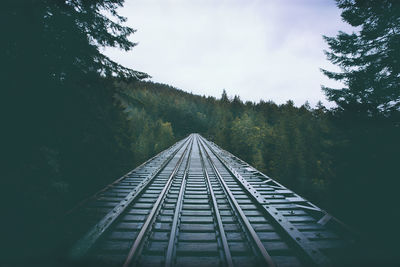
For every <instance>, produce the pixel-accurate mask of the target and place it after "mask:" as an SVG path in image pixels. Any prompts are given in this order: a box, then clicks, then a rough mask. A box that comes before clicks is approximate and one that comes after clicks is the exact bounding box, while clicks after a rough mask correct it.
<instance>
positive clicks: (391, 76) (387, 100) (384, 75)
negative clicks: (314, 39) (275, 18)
mask: <svg viewBox="0 0 400 267" xmlns="http://www.w3.org/2000/svg"><path fill="white" fill-rule="evenodd" d="M336 2H337V6H338V7H339V8H340V9H342V14H341V16H342V19H343V20H344V21H345V22H347V23H349V24H350V25H351V26H353V27H357V28H356V30H357V31H356V32H353V33H351V34H348V33H344V32H342V31H340V32H339V34H338V35H337V36H336V37H327V36H324V39H325V40H326V42H327V43H328V45H329V48H330V49H329V51H325V53H326V55H327V58H328V59H329V60H330V61H331V62H332V63H334V64H336V65H338V66H339V67H340V68H341V72H332V71H328V70H322V71H323V73H324V74H325V75H326V76H328V77H329V78H331V79H334V80H338V81H341V82H343V83H344V84H345V87H344V88H342V89H333V88H328V87H324V86H323V87H322V89H323V90H324V92H325V94H326V95H327V97H328V99H329V100H331V101H334V102H335V103H336V104H337V105H338V109H339V110H342V111H351V112H356V113H359V114H362V115H367V116H373V115H376V114H382V113H383V114H386V115H389V114H391V113H393V112H395V111H398V110H399V109H400V1H398V0H362V1H358V0H336Z"/></svg>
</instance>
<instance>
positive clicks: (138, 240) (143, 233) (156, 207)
mask: <svg viewBox="0 0 400 267" xmlns="http://www.w3.org/2000/svg"><path fill="white" fill-rule="evenodd" d="M193 138H194V137H192V138H191V142H190V143H189V145H188V146H187V147H186V148H185V151H184V152H183V153H182V156H181V157H180V159H179V160H178V162H177V164H176V166H175V168H174V169H173V171H172V173H171V175H170V176H169V177H168V180H167V182H166V184H165V186H164V188H163V190H162V191H161V193H160V195H159V197H158V198H157V201H156V203H155V204H154V206H153V208H152V209H151V211H150V213H149V215H148V216H147V219H146V222H145V223H144V224H143V226H142V229H141V230H140V232H139V234H138V236H137V237H136V239H135V242H134V243H133V245H132V247H131V248H130V250H129V253H128V256H127V258H126V260H125V262H124V264H123V267H129V266H130V265H131V263H132V261H133V260H134V259H135V257H136V255H137V252H138V251H139V250H140V247H141V244H142V241H143V239H144V237H145V236H146V234H147V233H148V230H149V226H150V225H151V224H152V222H153V220H154V218H155V215H156V214H157V211H159V209H160V207H161V204H162V200H163V199H164V197H165V195H166V193H167V192H168V190H169V188H170V187H171V184H172V181H173V180H174V178H175V174H176V173H177V172H178V170H179V168H180V166H181V164H182V162H183V159H184V158H185V156H186V154H187V152H188V148H189V147H190V152H191V147H192V145H193ZM190 152H189V153H190Z"/></svg>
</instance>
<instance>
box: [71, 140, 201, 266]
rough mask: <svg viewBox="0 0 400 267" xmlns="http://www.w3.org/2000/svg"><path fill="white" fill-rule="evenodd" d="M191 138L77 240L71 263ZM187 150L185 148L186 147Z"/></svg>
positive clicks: (78, 257) (103, 231) (99, 235)
mask: <svg viewBox="0 0 400 267" xmlns="http://www.w3.org/2000/svg"><path fill="white" fill-rule="evenodd" d="M191 138H193V137H190V136H189V137H188V140H186V141H184V142H183V143H182V144H181V145H180V146H179V147H178V148H177V149H176V150H175V151H174V152H173V153H172V154H171V155H169V157H167V159H165V161H164V162H163V163H162V164H161V165H160V166H159V167H158V168H157V169H156V170H154V172H153V173H151V174H150V175H149V176H148V177H147V178H145V179H143V181H142V182H141V183H140V184H139V185H138V186H137V187H136V188H134V189H133V190H132V191H131V192H130V193H129V194H128V195H127V196H126V197H125V198H124V199H123V200H122V201H121V202H120V203H118V205H116V206H115V207H114V208H113V209H112V210H111V211H110V212H108V213H107V214H106V215H105V216H104V217H103V218H102V219H101V220H100V221H99V222H98V223H97V224H96V225H94V226H93V227H92V228H91V229H90V230H89V231H88V232H87V233H86V235H85V236H84V237H83V238H81V239H80V240H78V241H77V242H76V244H75V245H74V246H73V248H72V250H71V251H70V253H69V258H70V259H71V260H73V261H76V260H79V259H80V258H82V257H83V256H84V255H86V254H87V253H88V251H89V250H90V249H91V248H92V246H93V245H94V244H95V243H96V242H97V240H98V239H99V238H100V237H101V236H102V235H103V234H104V233H105V232H106V231H107V230H108V229H109V228H110V226H111V225H112V224H113V223H114V222H115V220H116V218H118V217H119V215H121V214H122V213H123V212H124V211H125V209H126V208H127V207H128V206H129V204H130V203H132V202H133V201H134V200H135V199H136V198H137V197H138V196H139V195H140V194H141V193H142V192H143V191H144V190H145V189H146V188H147V186H148V185H149V184H150V182H152V181H153V179H154V178H155V177H156V176H157V175H158V174H159V173H160V172H161V170H163V169H164V167H165V166H166V165H167V164H168V163H169V162H170V161H171V160H172V159H173V158H174V156H175V155H176V154H177V153H178V151H179V150H181V149H182V147H184V145H185V144H186V143H190V140H191ZM186 148H187V147H186Z"/></svg>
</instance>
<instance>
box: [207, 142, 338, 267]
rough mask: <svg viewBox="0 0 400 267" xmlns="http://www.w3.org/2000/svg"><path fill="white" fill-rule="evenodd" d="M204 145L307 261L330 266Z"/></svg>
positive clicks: (323, 256) (300, 234) (291, 225)
mask: <svg viewBox="0 0 400 267" xmlns="http://www.w3.org/2000/svg"><path fill="white" fill-rule="evenodd" d="M201 140H202V143H205V145H206V146H207V147H208V148H209V149H210V151H211V152H212V153H213V154H214V155H215V156H216V158H217V159H218V160H219V161H220V162H221V163H222V165H223V166H224V167H225V168H226V169H227V170H228V171H229V172H230V173H231V174H232V176H233V177H234V178H235V179H236V180H237V181H238V182H239V184H240V185H241V186H242V188H243V189H244V190H245V191H246V192H247V193H248V195H249V196H250V197H251V198H252V199H253V200H255V202H256V204H258V206H259V207H261V208H262V209H261V210H262V211H264V212H265V213H266V214H267V215H268V217H269V218H271V219H272V220H273V221H274V223H275V225H277V226H279V227H280V229H281V230H282V232H283V233H284V234H286V236H287V237H289V240H292V242H293V244H295V245H296V247H297V248H298V249H299V250H300V252H301V253H302V254H303V255H304V256H305V259H306V260H308V261H311V262H309V263H308V264H310V263H313V264H316V265H319V266H329V265H330V264H331V263H330V261H329V259H328V258H327V257H326V256H325V255H324V254H323V253H322V252H321V251H320V250H319V249H318V248H317V247H316V246H315V245H314V244H312V243H311V242H310V241H309V240H308V238H307V237H306V236H305V235H304V234H303V233H302V232H300V231H299V230H298V229H297V228H296V227H295V226H294V225H293V224H292V223H291V222H290V221H289V220H288V219H287V218H285V216H284V215H283V214H282V213H281V212H280V211H278V210H277V209H276V208H275V207H273V206H270V205H269V203H268V201H267V200H265V198H264V197H263V196H262V195H261V194H260V193H259V192H258V191H257V189H255V188H254V187H253V186H252V185H251V184H250V183H249V182H248V181H247V180H246V179H244V178H243V177H242V176H241V175H240V174H239V173H238V172H237V171H236V170H235V169H234V168H232V167H231V166H230V165H229V164H228V163H227V162H226V161H225V160H224V159H223V158H222V157H221V156H220V155H218V153H216V152H215V151H214V150H213V149H212V148H211V146H210V145H209V144H207V142H206V141H204V138H201Z"/></svg>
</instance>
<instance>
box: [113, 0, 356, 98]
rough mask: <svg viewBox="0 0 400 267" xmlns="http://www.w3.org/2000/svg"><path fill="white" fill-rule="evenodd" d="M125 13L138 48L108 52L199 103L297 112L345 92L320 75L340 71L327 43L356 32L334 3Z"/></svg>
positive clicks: (263, 2)
mask: <svg viewBox="0 0 400 267" xmlns="http://www.w3.org/2000/svg"><path fill="white" fill-rule="evenodd" d="M119 13H120V14H121V15H123V16H125V17H127V18H128V21H127V23H126V25H127V26H130V27H132V28H134V29H137V32H136V33H135V34H134V35H132V38H131V39H132V40H133V41H134V42H137V43H139V44H138V45H137V46H136V47H135V48H134V49H133V50H131V51H129V52H124V51H120V50H116V49H107V50H106V51H105V54H106V55H108V56H110V57H111V58H112V59H113V60H115V61H117V62H118V63H120V64H122V65H124V66H126V67H130V68H132V69H135V70H139V71H143V72H146V73H148V74H150V75H151V76H152V77H153V78H152V79H151V80H152V81H155V82H161V83H166V84H169V85H172V86H175V87H177V88H180V89H182V90H185V91H188V92H193V93H195V94H200V95H207V96H208V95H212V96H216V97H218V98H219V97H220V96H221V93H222V90H223V89H226V91H227V93H228V95H229V96H233V95H239V96H240V97H241V99H242V100H250V101H255V102H258V101H259V100H260V99H263V100H273V101H274V102H276V103H278V104H281V103H284V102H286V101H287V100H289V99H292V100H293V101H294V102H295V104H296V105H301V104H303V103H304V102H305V101H306V100H309V102H310V103H311V105H315V104H316V103H317V101H318V100H322V101H323V103H324V104H327V105H328V106H332V104H329V103H328V102H327V100H326V99H325V97H324V95H323V93H322V91H321V84H323V85H328V86H334V87H340V84H337V83H335V82H333V81H330V80H328V79H327V78H325V77H324V76H323V75H322V73H321V72H320V70H319V69H320V68H327V69H330V70H337V68H336V67H335V66H333V65H331V64H330V63H329V62H328V61H327V59H326V58H325V55H324V53H323V49H326V48H327V45H326V44H325V43H324V41H323V39H322V35H323V34H325V35H328V36H333V35H336V33H337V32H338V31H339V30H344V31H348V32H349V31H350V30H351V28H350V26H348V25H347V24H345V23H344V22H342V20H341V17H340V10H339V9H338V8H337V7H336V6H335V2H334V1H333V0H258V1H252V0H229V1H223V0H221V1H216V0H126V1H125V6H124V7H123V8H121V9H120V10H119Z"/></svg>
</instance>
